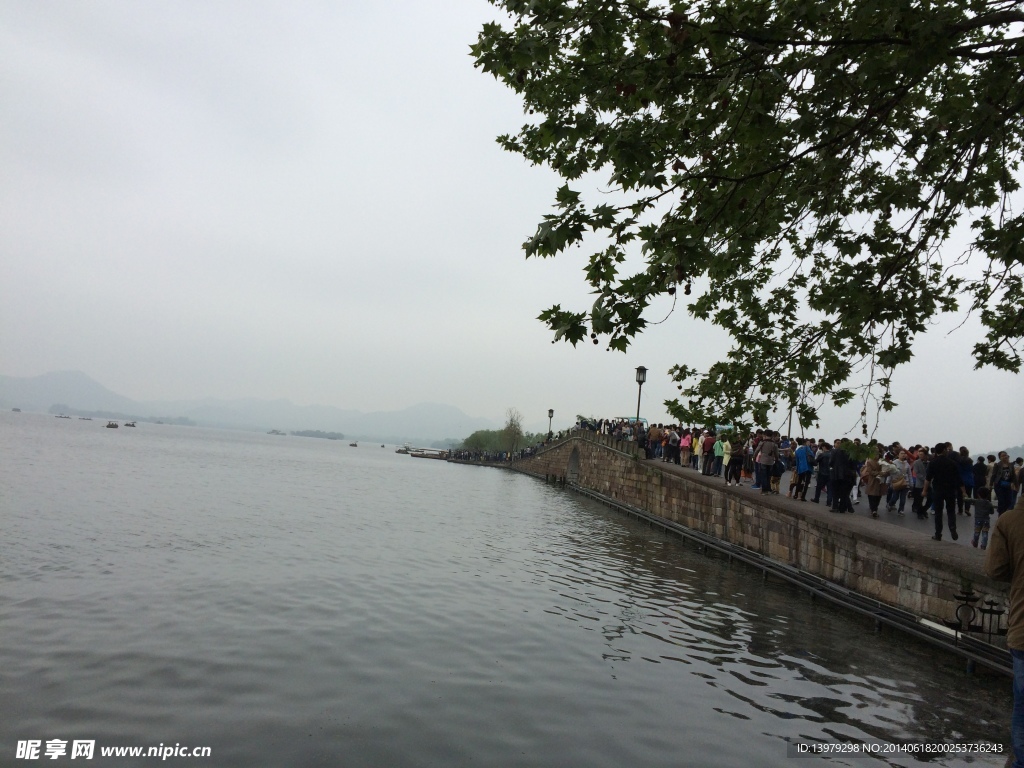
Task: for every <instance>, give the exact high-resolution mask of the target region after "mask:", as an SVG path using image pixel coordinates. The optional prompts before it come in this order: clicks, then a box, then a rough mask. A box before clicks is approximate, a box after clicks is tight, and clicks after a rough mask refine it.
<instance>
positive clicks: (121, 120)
mask: <svg viewBox="0 0 1024 768" xmlns="http://www.w3.org/2000/svg"><path fill="white" fill-rule="evenodd" d="M494 17H495V13H494V11H493V9H492V8H491V6H489V5H488V4H487V3H485V2H482V0H458V1H457V2H447V3H423V2H400V1H397V0H390V1H388V2H380V3H356V2H323V3H317V2H306V3H302V4H299V5H296V4H293V3H284V2H276V3H270V2H245V3H241V2H232V3H227V2H210V1H209V0H203V1H202V2H183V1H182V0H176V1H175V2H164V3H154V2H135V1H133V2H104V1H101V0H91V1H90V2H88V3H83V2H50V1H48V0H19V1H15V2H11V1H9V0H0V104H2V107H0V168H2V172H0V269H2V279H0V373H3V374H7V375H13V376H32V375H36V374H40V373H44V372H47V371H53V370H71V369H77V370H82V371H84V372H86V373H87V374H89V375H90V376H92V377H93V378H95V379H96V380H98V381H99V382H100V383H102V384H104V385H105V386H107V387H109V388H110V389H113V390H114V391H116V392H118V393H120V394H123V395H126V396H128V397H132V398H136V399H140V400H152V399H184V398H198V397H208V396H212V397H224V398H233V397H257V398H287V399H290V400H292V401H293V402H296V403H299V404H311V403H318V404H329V405H336V406H339V407H343V408H354V409H358V410H362V411H371V410H393V409H400V408H404V407H406V406H409V405H412V404H415V403H418V402H424V401H428V402H444V403H450V404H452V405H456V406H458V407H459V408H461V409H462V410H464V411H465V412H467V413H469V414H471V415H474V416H484V417H488V418H492V419H495V420H500V419H502V418H503V416H504V412H505V409H506V408H507V407H509V406H514V407H516V408H518V409H519V410H520V411H521V412H522V413H523V414H524V415H525V417H526V421H527V425H528V426H532V427H534V428H541V427H546V422H547V419H546V414H547V410H548V408H554V410H555V413H556V418H555V426H556V428H558V427H559V426H562V425H564V424H565V423H566V422H568V421H571V420H572V419H573V418H574V417H575V414H577V413H585V414H590V415H595V416H614V415H623V414H631V413H634V412H635V410H636V397H637V386H636V384H635V381H634V368H635V367H636V366H638V365H644V366H646V367H648V368H650V369H651V372H650V374H649V378H648V383H647V384H646V385H645V387H644V391H643V403H644V404H643V408H642V410H643V413H644V415H645V416H647V417H648V418H650V419H652V420H654V421H660V420H667V416H666V414H665V411H664V408H663V407H662V405H661V404H662V402H663V401H664V400H665V399H667V398H669V397H671V396H673V395H674V393H675V389H674V386H673V385H672V384H671V382H670V381H669V379H668V377H667V375H666V373H665V372H666V371H667V369H668V368H669V367H670V366H671V365H673V364H674V363H677V362H685V363H688V364H690V365H692V366H694V367H698V368H699V367H700V366H706V365H708V364H710V362H712V361H713V360H714V359H716V357H715V356H716V355H718V354H722V353H723V352H724V351H725V344H726V339H725V337H724V335H723V334H722V333H721V332H720V331H718V330H716V329H713V328H710V327H707V326H698V325H696V324H694V321H692V320H690V319H689V318H688V317H687V316H686V314H685V312H683V311H677V312H676V313H675V314H674V315H673V316H672V317H671V318H670V319H669V320H668V321H667V322H665V323H664V324H662V325H659V326H656V327H654V328H652V329H650V330H649V331H648V332H647V333H646V334H645V335H644V337H643V338H642V339H640V340H638V342H637V343H636V344H635V346H634V347H633V348H632V349H631V350H630V352H629V353H628V354H626V355H622V354H620V353H614V352H607V351H605V350H604V348H603V346H601V347H596V346H591V345H589V344H587V345H583V346H581V347H580V348H578V349H575V350H574V349H573V348H572V347H571V346H569V345H566V344H563V343H559V344H556V345H552V344H551V343H550V340H551V338H550V335H549V333H548V332H547V330H546V329H545V328H544V327H543V326H542V325H541V324H540V323H539V322H537V321H536V320H535V318H536V316H537V315H538V314H539V313H540V312H541V311H542V310H543V309H545V308H547V307H548V306H550V305H551V304H553V303H561V304H562V305H563V307H571V308H574V309H585V308H587V307H589V305H590V303H591V301H592V300H591V299H590V297H589V296H588V294H587V287H586V285H585V283H584V281H583V276H582V272H581V267H582V265H583V254H584V251H582V250H581V251H579V252H578V253H579V254H580V255H579V256H570V257H565V258H560V259H556V260H549V261H529V262H528V261H526V260H525V259H524V258H523V255H522V252H521V251H520V244H521V243H522V242H523V241H524V240H525V239H526V238H527V237H528V236H529V235H530V234H532V232H533V230H534V228H535V227H536V224H537V222H538V221H539V219H540V217H541V216H542V215H543V214H545V213H547V212H548V210H549V207H550V204H551V201H552V199H553V193H554V190H555V188H556V187H557V185H558V184H557V179H556V178H555V177H554V176H553V174H551V173H550V172H549V171H547V170H546V169H541V168H532V167H530V166H528V165H527V164H526V163H525V161H523V160H522V159H521V158H520V157H518V156H514V155H510V154H508V153H505V152H504V151H502V150H501V149H500V148H499V147H498V145H497V144H496V143H495V141H494V139H495V137H496V136H497V135H498V134H500V133H503V132H509V131H515V130H516V129H517V128H518V127H519V126H520V125H521V123H522V122H524V118H523V115H522V110H521V107H520V105H519V103H518V101H517V100H516V98H515V96H514V94H512V93H511V92H510V91H508V90H507V89H505V88H504V87H503V86H501V85H500V84H498V83H497V82H496V81H495V80H493V79H492V78H490V77H489V76H485V75H483V74H481V73H480V72H479V71H477V70H475V69H474V68H473V66H472V61H471V59H470V57H469V45H470V44H471V43H472V42H473V41H474V40H475V38H476V35H477V32H478V30H479V28H480V27H481V25H482V24H483V23H484V22H485V21H488V20H490V19H492V18H494ZM668 309H669V305H668V304H667V303H665V304H664V305H661V304H659V305H656V306H655V308H654V312H652V315H651V319H660V317H658V315H659V314H662V315H663V314H665V313H667V311H668ZM957 322H958V321H950V322H948V323H945V324H944V325H943V326H941V327H939V328H937V329H936V330H935V331H933V332H932V333H931V334H930V335H929V336H928V337H926V338H924V339H922V341H921V342H920V343H919V344H918V347H917V357H916V359H915V362H914V363H913V364H912V366H909V367H907V368H905V369H904V370H902V371H900V372H899V373H898V379H897V386H896V399H897V401H898V402H900V408H899V409H898V411H897V412H896V413H895V414H893V415H889V416H888V417H886V419H885V420H884V421H883V423H882V427H881V429H880V430H879V432H878V435H879V436H880V437H886V438H889V439H900V440H902V441H904V442H935V441H937V440H940V439H942V440H945V439H948V440H951V441H953V442H954V443H958V444H959V443H961V442H965V443H966V444H967V445H968V446H970V447H972V448H973V449H974V450H987V449H991V448H995V447H999V446H1008V445H1013V444H1020V443H1024V407H1022V405H1024V385H1022V380H1021V378H1020V377H1019V376H1012V375H1009V374H1005V373H999V372H994V371H984V372H976V371H973V370H972V361H971V358H970V354H969V353H970V348H971V346H972V344H973V332H974V331H975V330H976V329H977V326H976V325H975V324H973V323H972V322H970V321H969V322H968V324H967V325H966V326H965V327H963V328H962V329H960V330H959V331H957V332H956V333H954V334H953V335H952V336H948V335H947V332H948V331H949V330H951V329H952V328H954V326H955V325H956V324H957ZM859 410H860V406H859V405H857V406H851V407H849V408H847V409H845V410H844V411H841V412H836V411H834V410H830V409H826V411H825V412H824V419H823V425H822V427H823V428H822V429H821V430H812V432H813V433H814V434H826V435H827V436H829V437H832V436H834V435H840V434H844V433H846V432H848V431H850V430H851V429H852V428H853V427H854V426H855V425H856V422H857V414H858V412H859ZM781 423H782V418H781V417H780V420H779V423H778V424H774V425H772V426H779V425H780V424H781Z"/></svg>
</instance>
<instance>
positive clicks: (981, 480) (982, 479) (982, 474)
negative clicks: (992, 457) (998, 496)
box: [971, 456, 992, 493]
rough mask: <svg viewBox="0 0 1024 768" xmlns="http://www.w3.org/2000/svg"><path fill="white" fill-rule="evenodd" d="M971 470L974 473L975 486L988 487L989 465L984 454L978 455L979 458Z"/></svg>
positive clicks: (990, 490)
mask: <svg viewBox="0 0 1024 768" xmlns="http://www.w3.org/2000/svg"><path fill="white" fill-rule="evenodd" d="M971 472H972V474H973V475H974V487H975V488H981V487H982V486H985V487H986V488H988V466H987V465H986V464H985V457H984V456H979V457H978V460H977V461H976V462H974V465H973V466H972V467H971ZM991 492H992V489H991V488H989V493H991Z"/></svg>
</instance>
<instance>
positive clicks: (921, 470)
mask: <svg viewBox="0 0 1024 768" xmlns="http://www.w3.org/2000/svg"><path fill="white" fill-rule="evenodd" d="M929 459H930V457H929V456H928V449H927V448H920V447H919V450H918V451H917V459H915V460H914V463H913V464H911V484H910V498H911V499H913V503H912V504H911V507H912V509H913V510H914V512H915V514H917V517H918V519H919V520H927V519H928V507H929V506H930V505H931V502H930V500H927V499H925V498H924V487H925V477H926V476H927V474H928V461H929Z"/></svg>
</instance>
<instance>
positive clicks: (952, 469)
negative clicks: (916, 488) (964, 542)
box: [924, 443, 961, 541]
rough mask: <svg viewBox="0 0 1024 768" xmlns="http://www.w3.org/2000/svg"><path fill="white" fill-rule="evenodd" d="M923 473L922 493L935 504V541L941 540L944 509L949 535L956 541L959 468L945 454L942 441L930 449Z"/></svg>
mask: <svg viewBox="0 0 1024 768" xmlns="http://www.w3.org/2000/svg"><path fill="white" fill-rule="evenodd" d="M932 454H933V455H932V460H931V461H930V462H928V472H927V473H926V474H925V481H924V493H925V495H926V496H930V497H931V499H932V503H933V504H934V506H935V535H934V536H932V538H933V539H935V540H936V541H942V511H943V509H945V511H946V518H947V520H948V523H949V537H950V538H951V539H953V541H956V540H957V539H958V538H959V536H958V535H957V532H956V491H957V488H959V487H960V482H961V481H960V468H959V467H958V466H957V465H956V462H954V461H953V459H952V458H951V457H950V456H949V455H948V454H947V452H946V446H945V444H944V443H938V444H937V445H936V446H935V448H934V450H933V451H932Z"/></svg>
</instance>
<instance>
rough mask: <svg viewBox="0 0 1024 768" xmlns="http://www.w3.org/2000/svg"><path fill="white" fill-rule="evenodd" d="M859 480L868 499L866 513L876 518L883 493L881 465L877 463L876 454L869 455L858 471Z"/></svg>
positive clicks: (883, 481)
mask: <svg viewBox="0 0 1024 768" xmlns="http://www.w3.org/2000/svg"><path fill="white" fill-rule="evenodd" d="M860 479H861V480H863V481H864V494H865V495H866V496H867V497H868V511H870V512H871V516H872V517H878V506H879V504H881V503H882V494H883V493H885V477H884V476H883V475H882V465H881V463H879V461H878V458H877V457H876V454H871V455H870V456H868V458H867V459H866V460H865V462H864V467H863V468H862V469H861V471H860Z"/></svg>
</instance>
